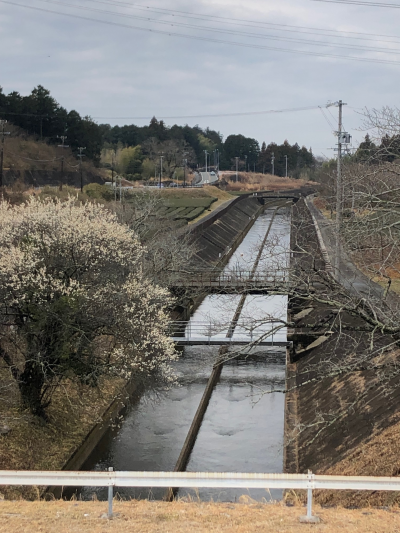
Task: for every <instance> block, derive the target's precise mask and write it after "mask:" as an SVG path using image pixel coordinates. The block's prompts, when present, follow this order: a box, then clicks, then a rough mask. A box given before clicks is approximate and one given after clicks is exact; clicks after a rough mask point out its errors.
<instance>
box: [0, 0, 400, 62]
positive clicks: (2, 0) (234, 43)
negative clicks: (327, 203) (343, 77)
mask: <svg viewBox="0 0 400 533" xmlns="http://www.w3.org/2000/svg"><path fill="white" fill-rule="evenodd" d="M0 3H3V4H8V5H13V6H18V7H22V8H26V9H31V10H35V11H41V12H45V13H53V14H56V15H61V16H65V17H69V18H76V19H80V20H85V21H90V22H98V23H100V24H107V25H111V26H117V27H122V28H128V29H133V30H138V31H143V32H149V33H154V34H159V35H167V36H169V37H172V36H174V37H179V38H183V39H190V40H196V41H202V42H212V43H218V44H228V45H230V46H238V47H241V48H252V49H258V50H271V51H275V52H287V53H291V54H300V55H309V56H314V57H324V58H336V59H342V60H347V61H357V62H361V63H377V64H386V65H399V61H393V60H386V59H372V58H363V57H355V56H344V55H339V54H324V53H320V52H310V51H306V50H296V49H290V48H289V49H288V48H280V47H272V46H265V45H257V44H250V43H240V42H237V41H227V40H223V39H215V38H210V37H201V36H194V35H187V34H181V33H176V32H170V31H163V30H154V29H149V28H142V27H139V26H131V25H129V24H123V23H120V22H115V21H110V20H100V19H95V18H91V17H84V16H81V15H75V14H71V13H62V12H59V11H54V10H50V9H45V8H40V7H35V6H27V5H25V4H18V3H15V2H10V1H7V0H0Z"/></svg>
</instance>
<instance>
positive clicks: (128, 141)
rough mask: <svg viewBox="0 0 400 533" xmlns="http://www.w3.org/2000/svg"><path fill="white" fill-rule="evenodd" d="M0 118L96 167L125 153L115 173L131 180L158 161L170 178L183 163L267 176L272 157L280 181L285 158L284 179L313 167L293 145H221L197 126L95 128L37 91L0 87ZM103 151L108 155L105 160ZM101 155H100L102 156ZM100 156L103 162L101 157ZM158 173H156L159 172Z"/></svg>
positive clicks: (216, 135) (150, 171) (306, 153)
mask: <svg viewBox="0 0 400 533" xmlns="http://www.w3.org/2000/svg"><path fill="white" fill-rule="evenodd" d="M0 118H2V119H7V120H8V121H9V122H11V123H13V124H15V125H16V126H18V127H20V128H23V129H24V130H26V131H27V132H28V133H29V134H33V135H36V136H38V137H39V138H41V139H43V140H45V141H46V142H48V143H51V144H60V142H61V141H60V137H61V136H66V137H67V141H66V142H67V144H68V145H69V146H70V147H71V149H72V150H73V152H75V153H77V152H78V148H79V147H80V146H83V147H85V148H86V150H85V154H86V156H87V157H88V158H90V159H92V160H93V161H94V163H95V164H97V165H100V164H104V166H106V167H107V166H108V167H111V166H113V164H114V161H113V159H114V158H113V157H112V155H111V156H110V154H112V153H113V152H114V154H115V156H116V154H117V151H121V150H122V149H126V148H135V150H130V152H129V154H130V155H129V154H128V153H127V152H126V153H125V154H124V156H123V158H122V159H123V161H124V162H123V163H122V164H121V168H120V169H119V170H120V171H121V172H122V173H124V174H126V175H129V176H130V177H132V178H134V179H143V178H144V179H146V178H148V177H150V176H151V175H155V174H156V173H157V167H158V164H159V161H161V159H160V156H161V155H163V156H164V157H163V162H162V164H163V172H164V175H165V176H166V177H172V176H173V175H174V174H176V173H177V172H178V171H179V172H180V173H182V167H183V166H184V164H185V162H186V164H187V166H188V167H189V168H192V169H197V168H200V169H201V168H202V167H205V165H206V152H207V166H208V167H209V168H210V167H211V168H212V167H215V166H217V165H218V166H219V168H220V169H221V170H234V169H235V168H236V158H239V159H238V166H239V169H240V170H242V171H243V170H249V171H257V172H264V173H271V172H272V170H273V169H272V163H271V161H272V153H274V157H275V165H274V173H275V174H276V175H278V176H285V173H286V159H285V157H284V156H287V157H288V174H289V175H290V176H292V177H299V176H300V174H301V173H302V172H303V171H307V172H309V171H310V170H312V169H313V168H314V166H315V159H314V156H313V154H312V151H311V149H310V150H308V149H307V148H305V147H304V146H303V147H300V146H299V145H298V144H297V143H295V144H293V145H290V144H289V142H288V141H285V142H284V143H283V144H282V145H277V144H275V143H270V144H268V146H267V145H266V143H265V142H264V143H263V144H262V146H261V148H260V145H259V142H258V141H257V140H256V139H254V138H251V137H246V136H244V135H240V134H239V135H229V136H228V137H227V138H226V139H225V140H224V139H223V136H222V135H221V133H220V132H218V131H215V130H212V129H210V128H205V129H202V128H200V126H198V125H195V126H193V127H192V126H189V125H187V124H186V125H184V126H178V125H177V124H175V125H173V126H167V125H166V124H165V122H164V121H163V120H157V119H156V118H155V117H153V118H152V119H151V121H150V123H149V124H148V125H145V126H137V125H135V124H131V125H124V126H111V125H110V124H97V123H96V122H95V121H94V120H93V119H92V118H91V117H89V116H85V117H81V115H80V114H79V113H78V112H77V111H75V110H71V111H68V110H67V109H65V108H64V107H62V106H61V105H60V104H59V103H58V102H57V101H56V100H55V98H53V97H52V96H51V94H50V91H48V90H47V89H45V88H44V87H43V86H42V85H38V86H37V87H35V88H34V89H33V90H32V92H31V94H29V95H28V96H22V95H21V94H20V93H18V92H16V91H13V92H11V93H9V94H5V93H4V92H3V89H2V88H1V87H0ZM107 150H108V154H107ZM104 151H105V152H104ZM102 154H103V157H102ZM158 170H160V169H158Z"/></svg>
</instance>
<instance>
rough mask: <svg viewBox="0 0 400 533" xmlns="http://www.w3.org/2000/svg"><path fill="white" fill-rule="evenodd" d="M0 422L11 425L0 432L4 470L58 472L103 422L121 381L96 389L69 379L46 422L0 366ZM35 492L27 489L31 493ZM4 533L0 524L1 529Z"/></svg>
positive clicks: (0, 458) (9, 492)
mask: <svg viewBox="0 0 400 533" xmlns="http://www.w3.org/2000/svg"><path fill="white" fill-rule="evenodd" d="M0 384H1V386H2V387H6V388H5V389H3V390H2V391H1V392H2V393H1V394H0V425H7V426H8V427H9V428H10V431H9V433H8V434H6V435H3V436H0V470H14V469H15V470H60V469H61V468H62V467H63V465H64V463H65V462H66V461H67V460H68V459H69V457H70V456H71V454H72V453H73V452H74V451H75V449H76V448H77V447H78V446H79V445H80V444H81V443H82V441H83V440H84V439H85V437H86V435H87V434H88V433H89V431H90V430H91V429H92V427H93V426H94V425H95V424H96V423H97V422H99V421H100V420H101V416H102V415H103V413H104V412H105V410H106V409H107V408H108V406H109V404H110V403H111V401H112V398H113V397H114V396H115V394H116V392H117V391H119V390H121V389H122V387H123V382H122V381H121V380H119V381H118V380H114V381H102V382H101V384H100V388H99V389H93V388H90V387H85V386H82V385H79V384H78V383H74V382H71V381H66V382H64V383H63V385H62V387H60V388H59V389H58V391H57V392H56V394H55V396H54V399H53V402H52V404H51V405H50V407H49V408H48V416H49V421H48V423H44V422H41V421H40V420H39V419H38V418H37V417H34V416H33V415H31V414H30V413H29V412H28V411H25V410H24V409H23V408H22V407H21V399H20V395H19V392H18V387H17V386H16V384H15V381H14V380H13V379H12V378H11V377H10V375H9V372H8V371H7V369H6V368H4V366H1V365H0ZM5 493H6V495H7V497H10V498H12V497H18V495H19V494H20V491H19V489H17V488H10V489H7V490H6V491H5ZM35 494H36V493H35V491H34V490H31V489H27V490H26V491H24V495H25V496H26V497H29V498H31V497H33V496H34V495H35ZM0 532H1V527H0Z"/></svg>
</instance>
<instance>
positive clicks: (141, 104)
mask: <svg viewBox="0 0 400 533" xmlns="http://www.w3.org/2000/svg"><path fill="white" fill-rule="evenodd" d="M134 1H135V0H123V1H122V0H121V1H118V0H62V1H61V0H8V2H7V3H5V2H0V32H1V33H0V35H1V46H0V58H1V59H0V66H1V68H0V85H1V86H2V87H3V89H4V91H5V92H6V93H8V92H10V91H19V92H20V93H21V94H24V95H25V94H28V93H29V92H30V91H31V90H32V88H33V87H34V86H36V85H38V84H41V85H44V86H45V87H46V88H47V89H49V90H50V91H51V93H52V95H53V96H54V97H55V98H56V100H57V101H58V102H59V103H60V104H61V105H63V106H64V107H66V108H67V109H68V110H70V109H76V110H77V111H78V112H79V113H81V114H82V115H90V116H92V117H95V118H96V120H97V121H98V122H108V123H110V124H120V125H123V124H131V123H135V124H138V125H143V124H146V123H147V122H148V120H147V119H146V120H134V119H130V118H129V117H151V116H153V115H155V116H156V117H157V118H158V117H175V116H189V115H196V118H187V119H176V120H173V119H167V120H166V122H167V124H169V125H172V124H174V123H177V124H185V123H188V124H189V125H192V126H193V125H195V124H199V125H200V126H201V127H204V128H205V127H207V126H209V127H210V128H212V129H216V130H218V131H220V132H221V133H222V135H223V136H224V137H225V138H226V136H228V135H229V134H232V133H242V134H244V135H246V136H250V137H254V138H256V139H257V140H258V141H259V142H260V144H261V143H262V142H263V141H266V143H267V144H268V143H269V142H271V141H274V142H277V143H281V142H283V141H284V140H285V139H288V140H289V142H290V143H294V142H298V143H299V144H300V145H305V146H307V147H312V148H313V151H314V153H315V154H317V155H318V154H324V155H325V156H327V157H332V156H333V154H334V152H333V151H332V150H330V148H331V147H332V146H333V145H334V143H335V139H334V136H333V134H332V128H331V127H330V125H329V124H328V122H327V120H326V119H325V118H324V115H323V114H322V112H321V110H319V109H315V110H308V111H297V112H287V113H279V114H264V115H262V114H259V115H248V116H237V117H224V116H221V117H215V118H206V117H201V115H207V114H229V113H246V112H259V111H266V110H280V109H287V108H299V107H300V108H301V107H308V106H318V105H321V106H323V105H324V104H326V103H327V102H328V101H331V102H335V101H337V100H339V99H342V100H343V101H344V102H346V103H348V104H349V105H348V106H347V107H346V108H345V109H344V125H345V128H346V129H347V130H348V131H349V132H350V133H351V134H352V135H353V136H354V138H355V140H356V141H357V140H360V139H361V138H362V136H363V135H364V133H361V132H360V131H359V130H358V128H359V127H360V126H361V122H362V119H361V116H360V115H359V110H360V109H361V108H363V107H365V106H366V107H369V108H373V107H375V108H379V107H382V106H383V105H389V106H396V105H397V104H398V102H399V96H398V93H399V89H398V87H399V82H400V79H399V73H400V35H399V30H398V28H399V19H400V9H383V8H371V7H365V6H349V5H342V4H336V3H323V2H315V1H312V0H279V2H278V1H276V0H246V1H242V0H225V1H224V0H219V2H213V1H211V0H197V1H193V0H192V1H189V0H169V1H168V0H143V1H142V2H140V0H139V1H138V2H137V3H134ZM378 1H379V0H378ZM11 4H26V5H29V6H34V7H37V8H41V9H43V10H44V11H40V10H31V9H27V8H25V7H19V6H17V5H11ZM79 6H80V7H81V8H82V7H86V8H89V10H84V9H79ZM143 6H148V7H149V8H153V9H154V8H163V9H166V10H171V11H173V13H172V12H168V13H167V12H165V13H161V12H159V11H158V12H157V11H151V10H150V9H146V7H145V8H143ZM140 7H141V9H139V8H140ZM46 10H50V11H58V12H63V13H69V14H72V15H74V17H68V16H62V15H59V14H55V13H51V12H48V11H46ZM93 10H94V11H93ZM96 10H104V11H107V12H108V13H100V12H99V11H96ZM178 12H179V13H178ZM182 12H185V13H182ZM118 14H119V15H118ZM193 14H199V15H204V16H203V17H198V18H193ZM75 16H79V17H84V18H85V17H86V18H87V19H98V20H103V21H105V22H107V24H104V23H101V22H96V21H93V20H87V19H82V18H75ZM138 17H145V18H150V19H152V20H141V19H140V18H138ZM217 17H225V18H217ZM227 19H229V20H227ZM232 19H236V20H232ZM110 22H112V23H115V25H113V24H110ZM177 23H180V24H186V25H187V26H179V25H177ZM266 23H269V24H266ZM271 23H273V24H279V25H286V26H271V25H270V24H271ZM172 24H175V25H174V26H172ZM126 26H128V27H126ZM195 26H199V28H195ZM288 26H296V28H292V27H288ZM298 27H302V28H304V29H299V28H298ZM139 28H142V30H141V29H139ZM305 28H318V30H307V29H305ZM143 29H144V30H147V31H143ZM149 29H151V30H153V31H152V32H149V31H148V30H149ZM285 30H286V31H285ZM287 30H290V31H287ZM293 30H297V31H293ZM327 30H333V31H330V32H329V31H327ZM337 30H339V31H340V32H353V33H345V34H344V33H338V32H337ZM157 32H161V33H157ZM169 32H171V33H174V34H175V33H178V34H180V35H185V36H188V37H190V38H187V37H178V36H175V35H169V34H168V33H169ZM227 32H229V33H227ZM246 33H247V34H248V33H252V34H256V35H252V36H251V35H246ZM317 33H319V35H316V34H317ZM360 33H362V34H363V35H360ZM364 34H367V35H364ZM377 35H381V37H378V36H377ZM396 35H399V37H396ZM384 36H391V37H384ZM210 39H211V40H212V39H214V40H217V41H224V42H223V43H221V42H213V41H210ZM366 39H369V40H366ZM300 40H301V41H304V40H306V41H307V42H298V41H300ZM226 41H228V42H231V43H232V42H235V43H241V44H243V45H246V46H238V45H236V44H235V45H234V44H228V43H227V42H226ZM389 41H390V42H389ZM329 43H335V44H336V45H340V46H332V45H329V46H326V44H329ZM260 47H261V48H260ZM262 47H264V48H262ZM279 48H283V49H286V50H291V51H289V52H286V51H280V50H277V49H279ZM366 48H370V50H367V49H366ZM371 48H372V50H371ZM376 48H381V49H383V51H377V50H376ZM397 49H398V50H399V54H398V55H397V54H396V53H395V52H396V50H397ZM299 52H308V53H309V55H308V54H303V53H299ZM312 54H322V55H324V54H325V55H329V57H323V56H322V55H312ZM332 56H337V57H332ZM348 57H353V58H357V59H359V60H360V59H361V60H362V61H353V60H349V59H346V58H348ZM367 59H368V60H377V61H391V62H393V64H391V63H383V62H376V63H374V62H369V61H365V60H367ZM329 111H330V113H332V115H333V116H332V115H331V114H330V113H329ZM329 111H328V110H325V111H324V112H325V115H327V117H328V119H329V120H330V121H331V122H332V123H335V127H336V121H337V108H335V107H331V108H330V109H329ZM97 117H121V118H118V119H113V120H111V119H110V120H106V119H103V118H97ZM355 144H357V143H356V142H355Z"/></svg>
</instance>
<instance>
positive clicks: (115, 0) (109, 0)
mask: <svg viewBox="0 0 400 533" xmlns="http://www.w3.org/2000/svg"><path fill="white" fill-rule="evenodd" d="M86 1H88V2H94V3H96V4H99V3H101V4H109V5H118V6H121V7H130V8H132V9H141V10H148V11H153V12H157V13H158V12H160V13H166V14H168V13H170V14H171V16H186V17H188V18H189V17H190V18H198V19H199V20H207V21H210V19H211V18H212V19H214V20H215V19H216V20H222V21H234V22H235V23H240V24H243V23H244V22H246V23H251V24H257V25H259V24H262V25H264V26H272V27H276V28H277V29H281V28H292V30H290V31H296V32H297V31H299V30H312V31H323V32H330V33H334V34H335V33H336V34H338V35H337V37H345V36H344V35H342V34H351V35H367V36H368V37H371V36H375V37H387V38H393V39H399V36H398V35H382V34H371V33H365V32H355V31H344V30H331V29H328V28H316V27H309V26H294V25H290V24H277V23H274V22H265V21H260V20H257V21H252V20H248V19H237V18H233V17H223V16H221V15H214V14H213V15H210V14H196V13H192V12H188V11H177V10H172V9H166V8H158V7H157V8H156V7H150V6H145V5H143V4H137V3H131V2H123V1H121V0H86ZM213 4H214V5H215V2H214V3H213ZM224 7H226V6H224ZM177 14H178V15H177ZM282 31H289V30H282ZM318 35H319V34H318ZM333 36H334V35H332V37H333ZM352 38H355V37H352Z"/></svg>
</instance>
